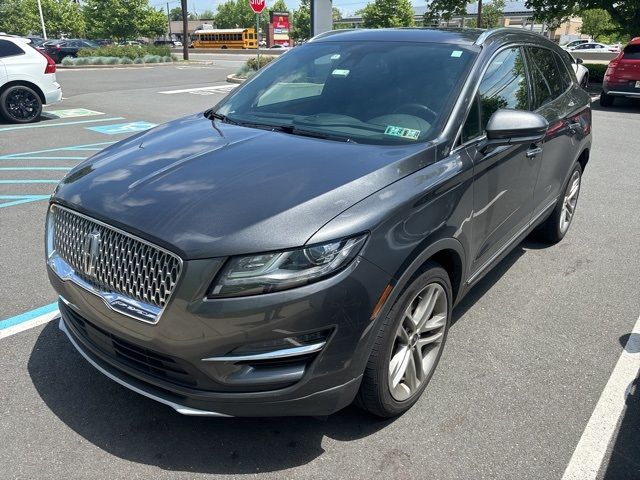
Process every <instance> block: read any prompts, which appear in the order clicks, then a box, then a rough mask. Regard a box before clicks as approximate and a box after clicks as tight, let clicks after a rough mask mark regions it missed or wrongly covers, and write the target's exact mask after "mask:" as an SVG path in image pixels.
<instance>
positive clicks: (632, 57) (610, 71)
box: [600, 37, 640, 107]
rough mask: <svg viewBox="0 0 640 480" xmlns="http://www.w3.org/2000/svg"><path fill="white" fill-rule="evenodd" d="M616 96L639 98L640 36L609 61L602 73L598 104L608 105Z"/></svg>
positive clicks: (611, 103)
mask: <svg viewBox="0 0 640 480" xmlns="http://www.w3.org/2000/svg"><path fill="white" fill-rule="evenodd" d="M616 97H627V98H640V37H636V38H634V39H633V40H631V41H630V42H629V43H628V44H627V46H625V47H624V49H623V50H622V51H621V52H620V53H619V54H618V56H617V57H616V58H614V59H613V60H611V61H610V62H609V65H608V67H607V70H606V72H605V74H604V80H603V82H602V93H601V94H600V104H601V105H602V106H603V107H610V106H612V105H613V100H614V98H616Z"/></svg>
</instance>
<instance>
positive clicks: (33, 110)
mask: <svg viewBox="0 0 640 480" xmlns="http://www.w3.org/2000/svg"><path fill="white" fill-rule="evenodd" d="M6 102H7V104H6V105H7V111H8V112H9V114H10V115H11V116H12V117H13V118H15V119H16V120H23V121H28V120H32V119H33V118H35V116H36V115H38V110H39V107H38V106H39V102H38V98H36V95H35V94H34V93H33V92H32V91H30V90H28V89H26V88H14V89H13V90H12V91H11V92H9V95H8V96H7V99H6Z"/></svg>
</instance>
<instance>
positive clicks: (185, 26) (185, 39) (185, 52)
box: [180, 0, 189, 60]
mask: <svg viewBox="0 0 640 480" xmlns="http://www.w3.org/2000/svg"><path fill="white" fill-rule="evenodd" d="M180 6H181V8H182V57H183V58H184V59H185V60H189V21H188V20H187V15H188V14H187V0H180Z"/></svg>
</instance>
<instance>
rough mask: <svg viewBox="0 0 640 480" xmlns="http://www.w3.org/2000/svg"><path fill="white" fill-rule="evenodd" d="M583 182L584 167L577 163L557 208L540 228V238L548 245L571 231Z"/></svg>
mask: <svg viewBox="0 0 640 480" xmlns="http://www.w3.org/2000/svg"><path fill="white" fill-rule="evenodd" d="M581 182H582V167H581V166H580V164H579V163H576V165H575V167H573V171H572V172H571V176H570V177H569V181H568V182H567V186H566V187H565V189H564V194H563V195H562V196H561V197H560V198H559V199H558V203H557V204H556V208H554V210H553V212H551V215H550V216H549V218H547V220H545V222H544V223H543V224H542V225H540V227H539V230H538V232H539V235H538V236H539V238H540V239H541V240H542V241H545V242H548V243H557V242H559V241H560V240H562V239H563V238H564V236H565V235H566V234H567V232H568V231H569V226H570V225H571V220H573V215H574V214H575V211H576V206H577V205H578V195H579V194H580V184H581Z"/></svg>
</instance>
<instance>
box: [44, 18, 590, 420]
mask: <svg viewBox="0 0 640 480" xmlns="http://www.w3.org/2000/svg"><path fill="white" fill-rule="evenodd" d="M590 145H591V109H590V98H589V95H588V94H587V93H586V92H585V91H584V90H582V89H581V88H580V87H579V85H578V83H577V81H576V78H575V75H574V73H573V70H572V68H571V65H570V64H569V63H568V60H567V56H566V54H564V52H563V51H562V50H561V49H560V48H559V47H557V46H556V45H554V44H553V43H551V42H550V41H548V40H546V39H544V38H543V37H541V36H538V35H536V34H533V33H530V32H527V31H523V30H520V29H499V30H494V31H487V32H484V31H481V30H469V29H465V30H432V29H399V30H357V31H339V32H330V33H328V34H324V35H321V36H319V37H316V38H314V39H313V40H312V41H310V42H308V43H306V44H305V45H303V46H301V47H298V48H295V49H293V50H291V52H289V53H288V54H287V55H283V56H282V57H281V58H279V59H278V60H276V61H274V62H272V63H271V64H270V65H269V66H268V67H266V68H264V69H263V70H262V71H261V72H260V73H259V74H258V75H256V76H255V77H254V78H252V79H251V80H250V81H248V82H246V83H245V84H244V85H243V86H241V87H239V88H238V89H236V90H235V91H234V92H232V93H231V94H230V95H228V96H227V97H226V98H225V99H224V100H222V101H221V102H220V103H219V104H218V105H216V106H215V107H213V108H211V109H209V110H206V111H205V112H203V113H198V114H194V115H191V116H188V117H185V118H182V119H179V120H176V121H173V122H170V123H167V124H165V125H161V126H158V127H156V128H154V129H152V130H149V131H147V132H144V133H141V134H139V135H135V136H133V137H130V138H128V139H126V140H124V141H122V142H119V143H117V144H115V145H113V146H110V147H108V148H107V149H105V150H103V151H102V152H99V153H98V154H96V155H95V156H93V157H92V158H90V159H89V160H87V161H85V162H83V163H81V164H80V165H78V166H77V167H76V168H74V169H73V170H72V171H71V172H69V174H68V175H67V176H66V177H65V178H64V179H63V180H62V181H61V183H60V184H59V185H58V187H57V188H56V191H55V192H54V194H53V196H52V197H51V203H50V207H49V213H48V218H47V226H46V244H47V247H46V248H47V253H46V255H47V266H48V273H49V278H50V281H51V283H52V285H53V286H54V288H55V289H56V291H57V292H58V293H59V295H60V301H59V303H60V312H61V320H60V328H61V329H62V331H63V332H64V333H65V334H66V335H67V336H68V338H69V340H70V342H71V343H72V344H73V345H74V347H75V348H76V349H77V350H78V352H79V353H80V354H81V355H82V356H83V357H84V358H85V359H86V360H87V361H88V362H89V363H91V364H92V365H93V366H94V367H96V368H97V369H98V370H100V371H101V372H102V373H104V374H105V375H107V376H109V377H110V378H111V379H113V380H115V381H116V382H119V383H121V384H122V385H124V386H126V387H128V388H130V389H132V390H134V391H136V392H138V393H140V394H142V395H146V396H147V397H150V398H153V399H155V400H157V401H159V402H162V403H164V404H166V405H169V406H171V407H173V408H174V409H175V410H177V411H178V412H180V413H183V414H188V415H205V416H269V415H326V414H330V413H332V412H335V411H337V410H339V409H341V408H343V407H345V406H347V405H349V404H350V403H352V402H353V401H354V400H355V401H356V403H357V404H358V405H360V406H361V407H363V408H365V409H366V410H368V411H370V412H372V413H373V414H375V415H378V416H382V417H389V416H394V415H398V414H401V413H402V412H404V411H406V410H407V409H408V408H410V407H411V406H412V405H413V404H414V403H415V402H416V401H417V400H418V398H419V397H420V395H421V393H422V392H423V391H424V389H425V387H426V385H427V384H428V382H429V380H430V378H431V376H432V374H433V372H434V369H435V368H436V365H437V364H438V360H439V359H440V356H441V354H442V349H443V346H444V344H445V341H446V339H447V332H448V329H449V324H450V321H451V311H452V309H453V308H454V306H455V305H456V303H457V302H459V301H460V299H461V298H462V297H463V296H464V295H465V294H466V293H467V292H468V291H469V290H470V289H471V288H472V287H473V285H474V284H475V283H477V282H478V281H479V280H480V279H481V278H482V277H483V275H485V274H486V273H487V272H488V271H489V270H490V269H491V268H492V267H493V266H494V265H496V264H497V263H498V262H499V261H500V260H501V259H502V258H503V257H504V256H505V255H506V254H507V253H508V252H509V251H510V250H511V249H512V248H513V247H514V246H516V245H517V244H518V243H519V242H520V241H521V240H522V239H523V238H525V236H527V235H528V234H529V233H531V232H532V231H534V230H535V231H536V234H537V235H538V236H539V237H540V238H542V239H544V240H546V241H548V242H557V241H559V240H561V239H562V238H563V237H564V235H565V234H566V233H567V230H568V228H569V225H570V224H571V220H572V218H573V216H574V213H575V209H576V203H577V200H578V194H579V190H580V183H581V176H582V173H583V171H584V168H585V166H586V164H587V162H588V160H589V150H590ZM488 328H491V326H488ZM69 381H72V379H69Z"/></svg>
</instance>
